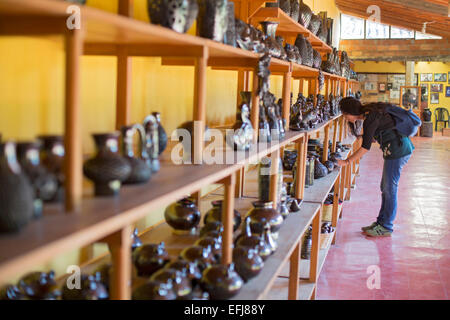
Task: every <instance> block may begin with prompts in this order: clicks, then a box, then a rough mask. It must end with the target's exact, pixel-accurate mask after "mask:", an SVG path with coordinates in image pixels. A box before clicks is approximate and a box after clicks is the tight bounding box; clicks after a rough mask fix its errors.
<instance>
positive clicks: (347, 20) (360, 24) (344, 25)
mask: <svg viewBox="0 0 450 320" xmlns="http://www.w3.org/2000/svg"><path fill="white" fill-rule="evenodd" d="M341 38H342V39H364V19H360V18H356V17H352V16H348V15H346V14H342V15H341Z"/></svg>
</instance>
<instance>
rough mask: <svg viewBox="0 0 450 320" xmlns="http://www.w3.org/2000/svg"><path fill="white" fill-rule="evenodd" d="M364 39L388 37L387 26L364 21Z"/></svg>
mask: <svg viewBox="0 0 450 320" xmlns="http://www.w3.org/2000/svg"><path fill="white" fill-rule="evenodd" d="M366 39H389V26H388V25H386V24H381V23H377V22H373V21H366Z"/></svg>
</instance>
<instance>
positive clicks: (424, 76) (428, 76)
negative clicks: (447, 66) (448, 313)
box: [420, 73, 433, 82]
mask: <svg viewBox="0 0 450 320" xmlns="http://www.w3.org/2000/svg"><path fill="white" fill-rule="evenodd" d="M420 82H433V74H432V73H421V74H420Z"/></svg>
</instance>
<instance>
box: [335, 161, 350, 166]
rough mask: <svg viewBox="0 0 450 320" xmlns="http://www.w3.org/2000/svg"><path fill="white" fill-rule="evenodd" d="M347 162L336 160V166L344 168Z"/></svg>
mask: <svg viewBox="0 0 450 320" xmlns="http://www.w3.org/2000/svg"><path fill="white" fill-rule="evenodd" d="M348 163H349V161H348V160H337V164H338V166H340V167H345V166H346V165H348Z"/></svg>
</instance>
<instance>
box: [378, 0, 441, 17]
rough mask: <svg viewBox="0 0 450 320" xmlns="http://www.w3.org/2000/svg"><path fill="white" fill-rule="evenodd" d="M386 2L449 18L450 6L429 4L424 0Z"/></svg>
mask: <svg viewBox="0 0 450 320" xmlns="http://www.w3.org/2000/svg"><path fill="white" fill-rule="evenodd" d="M384 2H390V3H395V4H399V5H402V6H404V7H407V8H414V9H417V10H420V11H426V12H430V13H433V14H437V15H439V16H444V17H447V16H448V4H446V5H441V4H438V3H434V2H428V1H424V0H384Z"/></svg>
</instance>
